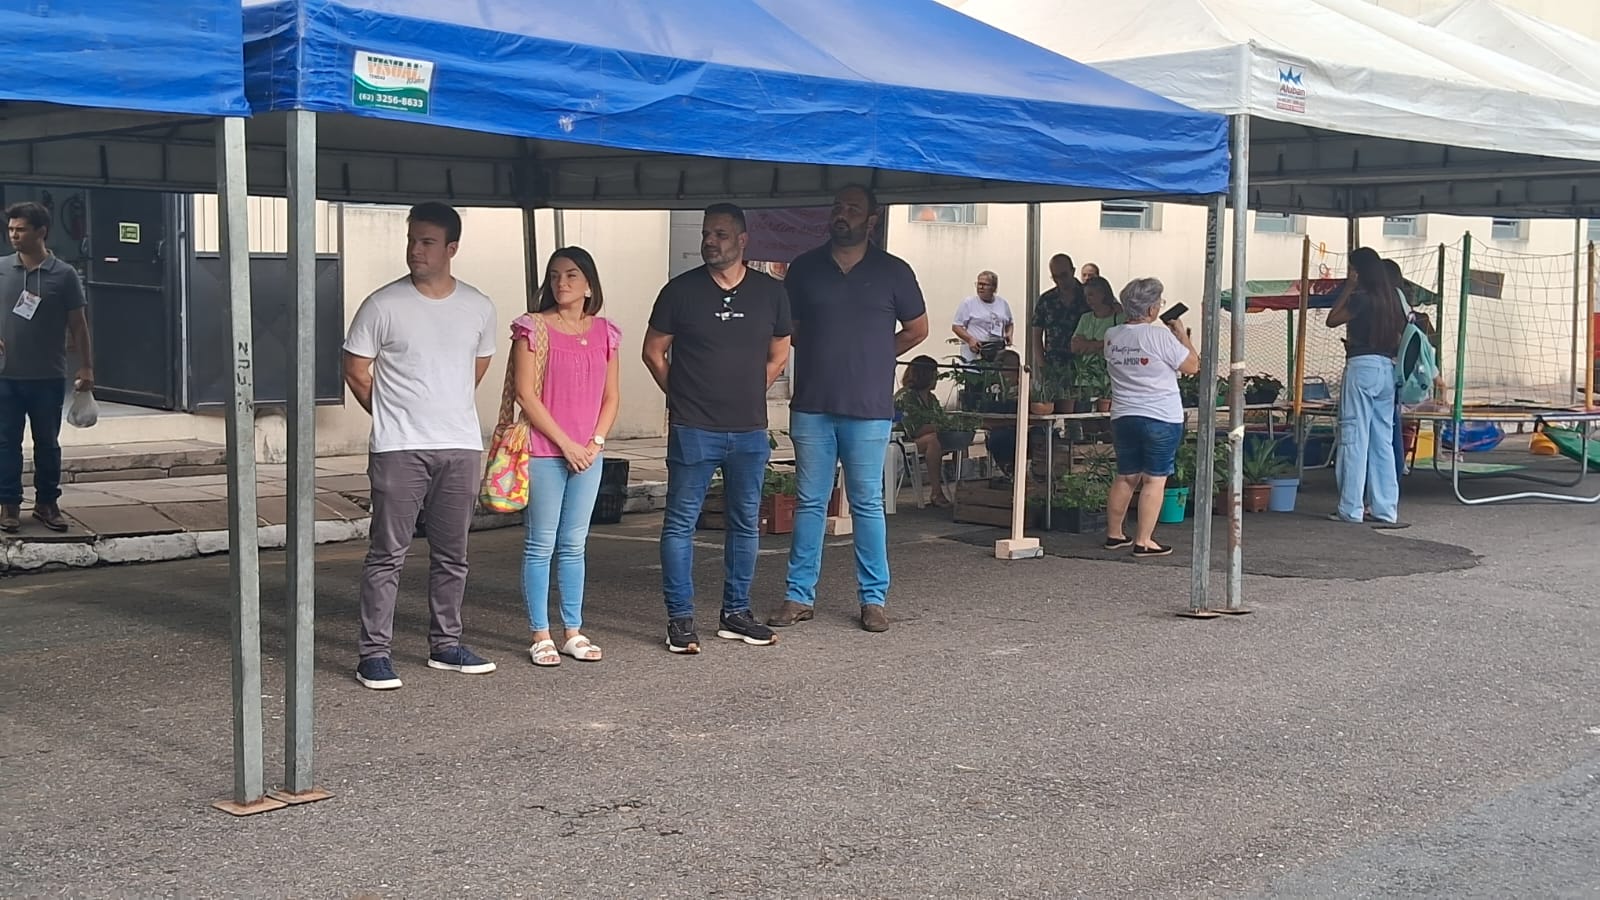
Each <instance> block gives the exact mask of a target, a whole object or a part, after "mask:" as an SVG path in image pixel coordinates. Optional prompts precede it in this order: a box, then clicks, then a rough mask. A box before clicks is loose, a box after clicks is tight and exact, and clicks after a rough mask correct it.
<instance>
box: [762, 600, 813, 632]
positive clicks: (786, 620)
mask: <svg viewBox="0 0 1600 900" xmlns="http://www.w3.org/2000/svg"><path fill="white" fill-rule="evenodd" d="M812 615H813V612H812V610H811V607H809V606H807V605H805V604H804V603H797V602H795V601H793V600H785V601H783V605H782V606H780V607H778V611H777V612H775V613H773V614H772V615H770V616H768V617H767V624H768V625H771V626H772V627H773V628H788V627H789V626H790V625H795V624H798V623H800V622H805V621H809V620H810V619H811V616H812Z"/></svg>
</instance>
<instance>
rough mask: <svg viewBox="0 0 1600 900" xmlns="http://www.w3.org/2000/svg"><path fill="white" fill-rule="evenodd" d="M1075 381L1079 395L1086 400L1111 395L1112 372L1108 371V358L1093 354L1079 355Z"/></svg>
mask: <svg viewBox="0 0 1600 900" xmlns="http://www.w3.org/2000/svg"><path fill="white" fill-rule="evenodd" d="M1073 383H1074V384H1075V385H1076V387H1077V388H1078V392H1079V395H1080V396H1082V397H1083V398H1084V399H1086V400H1093V399H1098V398H1101V397H1108V396H1110V395H1111V373H1110V372H1108V371H1106V358H1105V357H1103V356H1092V355H1091V356H1083V357H1079V358H1078V366H1077V372H1076V373H1075V375H1074V376H1073Z"/></svg>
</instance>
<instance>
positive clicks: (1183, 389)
mask: <svg viewBox="0 0 1600 900" xmlns="http://www.w3.org/2000/svg"><path fill="white" fill-rule="evenodd" d="M1178 397H1179V398H1180V399H1181V400H1182V402H1183V406H1184V408H1185V409H1198V408H1199V406H1200V376H1198V375H1179V376H1178Z"/></svg>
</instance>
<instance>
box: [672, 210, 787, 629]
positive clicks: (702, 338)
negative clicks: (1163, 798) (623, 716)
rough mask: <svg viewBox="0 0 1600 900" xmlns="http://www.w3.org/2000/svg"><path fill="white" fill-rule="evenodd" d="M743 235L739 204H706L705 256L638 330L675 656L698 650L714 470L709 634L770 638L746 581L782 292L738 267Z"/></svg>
mask: <svg viewBox="0 0 1600 900" xmlns="http://www.w3.org/2000/svg"><path fill="white" fill-rule="evenodd" d="M748 240H749V235H748V234H746V232H745V218H744V211H743V210H741V209H739V207H737V206H734V205H733V204H731V203H718V204H714V205H712V206H709V207H707V208H706V213H705V220H704V224H703V225H702V227H701V230H700V257H701V258H702V259H704V260H705V262H706V264H705V265H703V266H701V267H699V268H697V269H693V270H691V271H689V272H685V273H683V274H682V275H679V276H678V277H677V278H674V279H672V280H671V281H669V282H667V285H666V287H664V288H662V289H661V294H660V296H658V297H657V298H656V304H655V308H654V309H652V310H651V312H650V328H649V330H648V331H647V332H646V333H645V338H644V364H645V366H646V367H648V368H649V369H650V374H651V375H653V376H654V377H655V380H656V384H658V385H660V386H661V390H662V391H664V392H665V393H666V395H667V423H668V428H669V433H668V438H667V510H666V517H665V519H664V521H663V522H662V524H661V587H662V592H663V593H664V594H665V596H666V602H667V649H668V650H670V651H672V652H673V653H699V652H700V637H699V635H698V634H697V633H696V632H695V625H694V531H695V525H696V523H697V522H698V520H699V518H700V510H701V507H702V506H703V505H704V504H705V498H706V490H707V488H708V487H709V486H710V484H711V477H712V475H713V474H715V473H716V471H717V470H718V469H719V468H720V469H721V470H722V484H723V493H724V497H725V502H726V513H725V518H726V531H725V532H724V544H723V546H724V552H723V561H724V569H725V573H726V575H725V578H726V580H725V582H724V584H723V589H722V615H721V617H720V619H719V621H718V628H717V637H721V638H727V639H729V640H736V641H744V642H745V643H746V644H753V645H756V646H764V645H767V644H771V643H772V642H773V641H775V640H776V637H775V635H774V633H773V631H772V629H771V628H768V627H767V626H765V625H762V624H761V623H759V622H757V621H756V620H755V618H754V617H753V616H752V615H751V614H750V582H751V581H752V580H754V578H755V571H756V553H757V551H758V550H759V549H760V540H761V535H760V531H759V529H758V527H757V526H758V523H759V521H760V515H761V512H760V510H761V492H762V486H763V484H764V483H765V481H766V471H767V460H768V459H769V458H770V457H771V454H772V450H771V446H770V444H769V443H768V438H767V389H768V388H770V387H771V386H772V383H773V381H775V380H777V378H778V376H779V375H780V374H782V373H783V368H784V365H785V364H786V363H787V362H788V359H789V327H790V326H789V298H788V295H787V293H785V291H784V289H783V285H782V284H781V283H780V282H778V281H777V280H776V279H774V278H772V277H771V276H769V275H767V274H766V273H764V272H757V271H755V270H753V269H751V268H749V267H747V266H746V265H745V262H744V249H745V245H746V243H747V242H748ZM669 351H670V352H669Z"/></svg>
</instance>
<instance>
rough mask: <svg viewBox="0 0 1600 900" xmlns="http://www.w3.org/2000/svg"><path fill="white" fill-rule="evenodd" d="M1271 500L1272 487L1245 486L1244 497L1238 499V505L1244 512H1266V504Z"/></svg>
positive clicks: (1266, 485) (1261, 485)
mask: <svg viewBox="0 0 1600 900" xmlns="http://www.w3.org/2000/svg"><path fill="white" fill-rule="evenodd" d="M1271 499H1272V485H1270V484H1247V485H1245V486H1244V496H1243V497H1241V498H1240V505H1242V506H1243V507H1244V511H1245V512H1252V513H1258V512H1266V511H1267V504H1268V503H1269V502H1270V501H1271Z"/></svg>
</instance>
